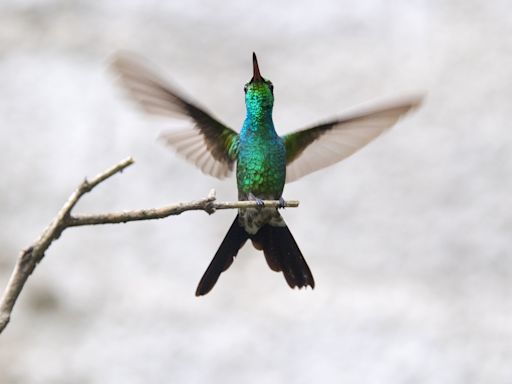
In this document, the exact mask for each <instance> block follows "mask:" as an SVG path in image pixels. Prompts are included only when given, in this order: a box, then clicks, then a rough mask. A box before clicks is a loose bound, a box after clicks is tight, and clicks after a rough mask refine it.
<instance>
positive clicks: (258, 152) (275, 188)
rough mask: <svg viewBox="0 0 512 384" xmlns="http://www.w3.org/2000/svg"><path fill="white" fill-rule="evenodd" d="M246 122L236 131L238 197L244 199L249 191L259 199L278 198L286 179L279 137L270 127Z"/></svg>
mask: <svg viewBox="0 0 512 384" xmlns="http://www.w3.org/2000/svg"><path fill="white" fill-rule="evenodd" d="M252 124H253V125H254V122H252ZM270 124H272V123H270ZM248 125H249V126H248ZM250 125H251V121H246V123H245V125H244V129H242V132H241V133H240V143H239V152H238V161H237V168H236V176H237V184H238V197H239V199H241V200H246V199H247V197H248V195H249V193H252V194H253V195H254V196H255V197H257V198H260V199H279V198H280V197H281V196H282V193H283V188H284V182H285V179H286V152H285V148H284V143H283V140H282V139H281V138H280V137H279V136H278V135H277V133H276V132H275V130H274V127H273V126H270V127H265V128H264V127H254V126H252V127H251V126H250ZM258 128H264V129H258Z"/></svg>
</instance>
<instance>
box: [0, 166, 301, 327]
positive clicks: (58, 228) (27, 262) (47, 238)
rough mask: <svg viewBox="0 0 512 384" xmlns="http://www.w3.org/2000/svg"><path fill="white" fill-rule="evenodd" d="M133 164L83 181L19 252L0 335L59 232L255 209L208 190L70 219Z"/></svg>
mask: <svg viewBox="0 0 512 384" xmlns="http://www.w3.org/2000/svg"><path fill="white" fill-rule="evenodd" d="M133 163H134V161H133V159H131V158H127V159H125V160H123V161H121V162H120V163H118V164H116V165H115V166H113V167H111V168H110V169H108V170H106V171H104V172H102V173H100V174H98V175H97V176H95V177H94V178H93V179H91V180H90V181H88V180H87V179H85V180H84V181H83V182H82V183H81V184H80V185H79V186H78V188H77V189H76V190H75V191H74V192H73V193H72V194H71V196H70V197H69V198H68V200H67V201H66V203H65V204H64V205H63V207H62V208H61V209H60V211H59V212H58V213H57V215H56V216H55V218H54V219H53V220H52V221H51V223H50V225H48V227H47V228H46V229H45V230H44V231H43V233H42V234H41V236H40V237H39V238H38V239H37V240H36V241H35V242H34V244H32V245H31V246H30V247H28V248H26V249H25V250H23V251H22V252H21V254H20V256H19V258H18V261H17V262H16V265H15V267H14V270H13V272H12V274H11V277H10V278H9V281H8V283H7V287H6V288H5V291H4V293H3V295H2V298H1V299H0V333H2V331H3V330H4V329H5V327H6V326H7V324H8V323H9V320H10V318H11V313H12V310H13V308H14V304H15V303H16V300H17V299H18V297H19V295H20V293H21V291H22V289H23V287H24V285H25V283H26V281H27V279H28V277H29V276H30V275H31V273H32V272H33V271H34V269H35V267H36V266H37V264H38V263H39V262H40V261H41V260H42V259H43V257H44V255H45V252H46V250H47V249H48V248H49V247H50V245H51V244H52V242H53V241H54V240H56V239H58V238H59V237H60V235H61V234H62V232H63V231H64V230H65V229H66V228H69V227H78V226H83V225H98V224H116V223H126V222H129V221H140V220H154V219H163V218H165V217H168V216H172V215H179V214H180V213H182V212H185V211H191V210H202V211H205V212H207V213H208V214H212V213H214V212H215V211H216V210H218V209H236V208H258V207H259V205H258V203H257V202H255V201H235V202H217V201H216V198H215V190H213V189H212V190H211V191H210V193H209V194H208V196H207V197H206V198H204V199H201V200H197V201H191V202H187V203H179V204H174V205H169V206H166V207H162V208H151V209H142V210H136V211H126V212H113V213H101V214H77V215H72V214H71V211H72V209H73V208H74V207H75V206H76V204H77V203H78V201H79V200H80V198H81V197H82V196H83V195H85V194H86V193H88V192H90V191H91V190H92V189H93V188H94V187H96V186H97V185H98V184H100V183H102V182H103V181H105V180H107V179H108V178H110V177H112V176H114V175H115V174H117V173H119V172H122V171H123V170H124V169H125V168H127V167H129V166H130V165H132V164H133ZM263 203H264V205H265V206H266V207H275V208H280V207H281V205H280V202H279V201H274V200H268V201H264V202H263ZM298 206H299V202H298V201H296V200H290V201H286V203H285V205H284V207H290V208H294V207H298Z"/></svg>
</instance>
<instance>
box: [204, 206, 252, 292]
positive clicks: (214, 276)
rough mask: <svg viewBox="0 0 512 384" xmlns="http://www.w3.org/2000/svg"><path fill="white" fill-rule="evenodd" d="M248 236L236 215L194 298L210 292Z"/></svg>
mask: <svg viewBox="0 0 512 384" xmlns="http://www.w3.org/2000/svg"><path fill="white" fill-rule="evenodd" d="M248 238H249V235H248V234H247V232H246V231H245V229H243V228H242V227H241V226H240V224H239V223H238V215H237V216H236V217H235V221H233V224H231V227H230V228H229V231H228V233H227V234H226V237H224V240H222V243H221V245H220V247H219V249H218V250H217V253H216V254H215V256H214V257H213V260H212V261H211V263H210V265H209V266H208V269H207V270H206V272H205V273H204V275H203V277H202V278H201V281H200V282H199V285H198V286H197V290H196V296H202V295H206V294H207V293H208V292H210V291H211V289H212V288H213V286H214V285H215V283H216V282H217V280H218V279H219V276H220V274H221V273H222V272H224V271H225V270H226V269H228V268H229V266H230V265H231V264H232V263H233V260H234V258H235V256H236V254H237V253H238V251H239V250H240V248H242V246H243V245H244V244H245V242H246V241H247V239H248Z"/></svg>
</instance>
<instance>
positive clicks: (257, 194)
mask: <svg viewBox="0 0 512 384" xmlns="http://www.w3.org/2000/svg"><path fill="white" fill-rule="evenodd" d="M252 60H253V76H252V79H251V80H250V81H249V82H248V83H247V84H245V87H244V92H245V105H246V109H247V114H246V117H245V121H244V123H243V126H242V129H241V131H240V133H237V132H236V131H234V130H233V129H231V128H229V127H227V126H226V125H224V124H223V123H221V122H220V121H219V120H217V119H216V118H215V117H213V116H212V115H211V114H210V113H208V112H206V111H205V109H203V108H201V107H200V106H198V104H196V103H195V102H193V101H191V100H190V99H188V98H187V97H185V96H183V95H182V94H180V93H179V92H178V91H176V89H175V88H174V87H172V86H171V85H170V84H168V83H167V82H165V81H164V80H163V79H161V78H160V77H159V76H157V75H156V74H154V73H153V72H152V71H151V70H149V69H148V68H147V67H146V66H145V65H144V64H142V63H141V62H140V60H137V59H135V58H134V57H131V56H127V55H118V56H116V58H115V59H114V61H113V63H112V67H113V69H114V70H115V71H116V72H117V73H118V74H119V77H120V80H121V84H122V85H123V86H124V87H125V88H126V89H127V91H128V93H129V94H130V95H131V96H132V97H133V98H134V99H135V100H136V101H137V102H138V103H139V104H140V106H142V108H143V109H144V110H145V111H146V112H148V113H150V114H156V115H168V116H171V117H174V118H187V119H189V120H191V121H192V123H193V127H192V128H191V129H189V130H185V131H179V132H172V133H167V134H165V135H164V136H163V139H164V140H165V142H166V143H167V144H168V145H169V146H171V147H173V148H174V149H175V150H176V151H177V152H178V153H179V154H181V155H182V156H184V157H185V158H186V159H187V160H189V161H190V162H192V163H194V164H195V165H196V166H197V167H199V168H200V169H201V170H202V171H203V172H204V173H206V174H209V175H212V176H214V177H217V178H224V177H227V176H229V175H230V173H231V172H232V171H233V168H234V166H235V164H236V180H237V187H238V198H239V200H254V201H256V202H257V203H258V205H260V207H258V208H251V209H239V211H238V215H237V216H236V218H235V220H234V221H233V224H232V225H231V227H230V228H229V230H228V233H227V234H226V236H225V238H224V240H223V241H222V243H221V245H220V247H219V249H218V250H217V253H216V254H215V256H214V257H213V260H212V261H211V263H210V265H209V266H208V269H207V270H206V272H205V273H204V275H203V277H202V278H201V281H200V282H199V285H198V287H197V290H196V296H201V295H205V294H207V293H208V292H209V291H210V290H211V289H212V288H213V286H214V285H215V283H216V282H217V280H218V278H219V275H220V274H221V273H222V272H223V271H225V270H226V269H228V268H229V266H230V265H231V264H232V263H233V260H234V258H235V256H236V255H237V253H238V251H239V249H240V248H241V247H242V246H243V245H244V244H245V242H246V241H247V240H248V239H250V240H251V241H252V243H253V245H254V247H255V248H256V249H258V250H263V253H264V255H265V258H266V260H267V263H268V265H269V267H270V268H271V269H272V270H274V271H278V272H279V271H281V272H283V274H284V277H285V279H286V282H287V283H288V285H289V286H290V287H291V288H294V287H299V288H302V287H306V286H310V287H311V288H314V286H315V281H314V279H313V275H312V274H311V271H310V269H309V267H308V265H307V263H306V260H304V257H303V256H302V253H301V251H300V249H299V247H298V245H297V243H296V242H295V239H294V238H293V236H292V234H291V232H290V230H289V229H288V226H287V225H286V223H285V221H284V220H283V218H282V216H281V215H280V213H279V212H278V210H277V208H271V207H265V206H264V205H263V200H279V201H280V202H281V204H282V205H284V200H283V188H284V185H285V183H286V182H291V181H294V180H297V179H299V178H301V177H302V176H304V175H307V174H309V173H311V172H315V171H317V170H319V169H321V168H324V167H327V166H329V165H331V164H334V163H336V162H338V161H340V160H342V159H344V158H346V157H347V156H350V155H351V154H353V153H354V152H356V151H357V150H358V149H360V148H362V147H363V146H364V145H366V144H368V143H369V142H370V141H371V140H373V139H374V138H376V137H377V136H379V135H380V134H381V133H382V132H384V131H385V130H387V129H388V128H390V127H391V126H392V125H393V124H395V123H396V122H397V121H398V119H400V117H402V116H403V115H404V114H406V113H407V112H409V111H410V110H411V109H413V108H415V107H416V106H418V105H419V103H420V101H421V98H420V97H411V98H407V99H403V100H402V101H400V102H395V103H392V104H388V105H386V106H381V107H375V108H373V109H369V110H364V111H361V112H359V113H354V114H351V115H347V116H345V117H340V118H336V119H333V120H329V121H327V122H325V123H322V124H319V125H316V126H313V127H311V128H306V129H303V130H300V131H297V132H294V133H290V134H287V135H284V136H279V135H278V134H277V133H276V130H275V128H274V123H273V121H272V108H273V105H274V87H273V85H272V82H271V81H270V80H268V79H265V78H263V77H262V76H261V73H260V69H259V67H258V61H257V58H256V54H254V53H253V56H252Z"/></svg>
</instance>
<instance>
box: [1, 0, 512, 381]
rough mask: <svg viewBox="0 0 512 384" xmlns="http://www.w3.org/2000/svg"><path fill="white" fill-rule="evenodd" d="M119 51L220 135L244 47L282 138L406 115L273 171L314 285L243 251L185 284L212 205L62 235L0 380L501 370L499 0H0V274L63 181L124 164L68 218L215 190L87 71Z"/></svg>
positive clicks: (233, 118) (506, 173) (506, 28)
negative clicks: (269, 87)
mask: <svg viewBox="0 0 512 384" xmlns="http://www.w3.org/2000/svg"><path fill="white" fill-rule="evenodd" d="M118 50H129V51H134V52H137V53H139V54H141V55H143V56H145V57H147V58H148V59H150V60H151V61H152V62H153V63H155V65H156V67H157V68H160V70H161V72H162V74H164V75H165V76H166V77H168V78H169V79H172V81H173V82H174V83H175V84H177V85H178V86H179V87H180V88H182V89H183V90H184V91H185V92H186V93H187V94H188V95H190V96H192V97H194V98H195V99H197V100H198V101H199V102H200V103H201V104H202V105H204V106H205V107H207V108H208V109H209V110H210V111H214V114H215V115H216V116H218V117H219V118H220V119H221V120H223V121H225V122H226V123H228V124H229V125H230V126H232V127H234V128H236V129H238V127H240V125H241V122H242V119H243V115H244V105H243V96H242V95H243V93H242V87H243V84H244V83H245V82H246V81H248V80H249V79H250V77H251V61H250V54H251V52H252V51H253V50H254V51H256V52H257V53H258V56H259V60H260V66H261V70H262V73H263V75H264V76H265V77H268V78H270V79H271V80H272V81H273V82H274V85H275V92H276V108H275V123H276V126H277V128H278V130H279V132H282V133H285V132H288V131H291V130H295V129H299V128H302V127H304V126H306V125H310V124H311V123H314V122H317V121H319V120H323V119H326V118H329V117H333V116H336V115H339V114H341V113H342V112H343V111H344V110H345V109H346V108H349V107H351V106H354V105H358V104H360V103H363V102H366V101H371V100H382V99H386V98H388V97H393V96H400V95H402V94H404V93H409V92H416V91H426V92H427V94H428V96H427V99H426V101H425V103H424V105H423V107H422V108H421V109H420V110H419V111H418V112H417V113H416V114H414V115H411V116H409V117H408V118H407V119H405V120H403V121H402V122H401V123H400V124H399V125H397V126H396V128H395V129H393V130H392V131H391V132H390V133H389V134H387V135H385V136H384V137H382V138H379V139H378V140H377V141H376V142H374V143H372V144H371V145H370V146H368V147H367V148H365V149H364V150H362V151H361V152H360V153H358V154H356V155H354V156H353V157H351V158H349V159H348V160H346V161H344V162H343V163H342V164H337V165H335V166H333V167H331V168H329V169H328V170H325V171H322V172H318V173H315V174H313V175H311V176H309V177H307V178H304V179H302V180H300V181H298V182H295V183H292V184H290V185H288V186H287V187H286V189H285V198H288V199H299V200H300V201H301V206H300V208H298V209H288V210H286V211H285V212H284V215H285V218H286V220H287V222H288V224H289V226H290V228H291V229H292V232H293V233H294V235H295V237H296V239H297V242H298V243H299V245H300V247H301V248H302V251H303V253H304V255H305V257H306V259H307V260H308V262H309V264H310V266H311V269H312V270H313V273H314V276H315V278H316V281H317V288H316V289H315V290H313V291H311V290H306V291H304V290H302V291H297V290H295V291H292V290H290V289H289V288H288V287H287V286H286V284H285V281H284V279H283V277H282V276H281V275H279V274H277V273H274V272H272V271H270V270H269V269H268V267H267V266H266V264H265V261H264V259H263V257H262V255H261V254H259V253H258V252H256V251H255V250H253V249H252V248H251V247H249V246H246V247H245V248H244V249H243V250H242V251H241V252H240V254H239V257H238V258H237V260H235V263H234V264H233V266H232V267H231V269H230V270H229V271H228V272H227V273H225V274H223V276H222V278H221V280H220V281H219V283H218V285H217V286H216V287H215V289H214V291H213V292H212V293H211V294H210V295H208V296H206V297H204V298H199V299H197V298H195V297H194V290H195V287H196V284H197V282H198V280H199V278H200V277H201V275H202V273H203V272H204V270H205V268H206V266H207V265H208V263H209V262H210V259H211V257H212V255H213V254H214V252H215V250H216V248H217V246H218V245H219V243H220V241H221V239H222V237H223V236H224V234H225V232H226V231H227V228H228V226H229V224H230V223H231V221H232V219H233V216H234V214H235V212H232V211H223V212H218V213H216V214H215V215H213V216H211V217H208V216H207V215H206V214H205V213H203V212H192V213H186V214H184V215H182V216H179V217H174V218H170V219H166V220H163V221H158V222H143V223H131V224H126V225H115V226H104V227H94V228H92V227H90V228H80V229H71V230H68V231H66V232H65V233H64V235H63V236H62V238H61V239H59V240H58V241H57V242H56V243H55V244H54V245H53V246H52V247H51V248H50V250H49V251H48V253H47V256H46V258H45V259H44V261H43V262H42V263H41V264H40V266H39V267H38V268H37V270H36V272H35V273H34V275H33V276H32V277H31V278H30V280H29V282H28V284H27V286H26V289H25V291H24V292H23V293H22V295H21V297H20V300H19V302H18V304H17V306H16V308H15V310H14V314H13V318H12V322H11V323H10V325H9V326H8V328H7V329H6V331H5V333H4V334H2V335H1V336H0V382H1V383H8V384H11V383H57V384H58V383H123V384H131V383H164V382H165V383H198V382H202V383H205V382H206V383H217V382H218V383H220V382H222V383H282V382H294V383H312V382H313V383H394V384H398V383H450V384H455V383H461V384H462V383H464V384H467V383H486V384H490V383H504V384H505V383H511V382H512V296H511V277H512V260H511V258H510V257H511V254H510V242H511V240H510V233H511V231H512V215H511V209H512V206H511V203H510V201H511V198H510V191H511V189H512V188H511V187H512V185H511V184H512V182H511V178H510V175H511V173H512V133H511V128H510V121H511V119H512V113H511V108H510V106H511V99H512V91H511V89H512V12H511V9H510V2H508V1H505V0H503V1H420V0H417V1H405V0H404V1H395V2H388V1H377V0H374V1H371V0H370V1H339V0H331V1H329V0H318V1H315V2H314V3H313V2H311V3H308V2H299V1H281V2H273V1H258V2H220V1H219V2H213V1H211V2H200V1H187V2H169V1H142V0H141V1H137V0H131V1H127V2H119V1H114V0H108V1H101V2H100V1H98V2H96V3H94V2H86V1H35V0H23V1H18V0H3V1H2V3H1V4H0V166H1V170H2V183H1V184H0V226H1V229H2V230H1V231H0V285H1V287H2V288H1V289H3V287H4V286H5V284H6V282H7V278H8V276H9V274H10V271H11V269H12V267H13V265H14V263H15V260H16V257H17V255H18V252H19V250H20V249H22V248H23V247H25V246H27V245H29V244H30V243H31V242H32V241H33V240H34V239H35V238H36V237H37V236H38V235H39V234H40V232H41V231H42V230H43V228H44V227H45V226H46V225H47V224H48V223H49V221H50V220H51V218H52V217H53V215H54V214H55V213H56V212H57V210H58V209H59V208H60V206H61V205H62V204H63V203H64V201H65V199H66V198H67V196H68V195H69V194H70V193H71V191H72V190H73V189H74V188H75V187H76V186H77V185H78V183H79V182H80V181H81V180H82V179H83V177H85V176H87V175H88V176H93V175H94V174H95V173H96V172H99V171H102V170H103V169H105V168H107V167H109V166H111V165H112V164H114V163H116V162H117V161H119V160H121V159H123V158H125V157H126V156H128V155H131V156H133V157H134V158H135V159H136V161H137V163H136V165H135V166H133V167H131V168H130V169H129V170H127V171H126V172H124V173H123V174H122V175H118V176H116V177H114V178H113V179H111V180H109V181H107V182H106V183H105V184H103V185H101V186H100V187H99V188H98V189H97V190H95V191H94V192H93V193H92V194H91V195H89V196H87V197H86V198H84V200H83V201H82V202H81V203H80V205H79V206H78V207H77V211H81V212H103V211H111V210H122V209H135V208H144V207H157V206H161V205H165V204H168V203H172V202H178V201H187V200H191V199H196V198H200V197H203V196H205V195H206V194H207V193H208V190H209V189H210V188H212V187H214V188H216V189H217V194H218V197H219V199H221V200H231V199H234V198H235V197H236V188H235V185H234V179H229V180H228V181H224V182H221V181H218V180H215V179H213V178H211V177H208V176H204V175H202V174H201V173H200V172H199V171H197V170H196V169H195V168H193V166H191V165H189V164H187V163H185V162H183V161H182V160H180V159H179V158H177V157H176V156H175V155H174V154H173V153H172V152H169V151H168V150H167V149H166V148H164V147H163V146H162V145H161V144H160V143H158V142H157V141H156V140H155V138H156V137H157V136H158V134H159V132H161V131H162V130H165V129H170V128H172V127H174V126H176V124H175V123H173V122H169V121H168V120H165V119H157V118H151V117H147V116H144V115H143V114H142V113H140V112H139V111H138V110H137V109H136V108H135V106H134V105H133V104H132V103H130V102H128V101H126V100H125V99H124V98H123V96H122V93H121V92H120V91H119V90H118V89H116V87H115V86H113V84H112V81H111V80H112V76H111V75H110V74H109V73H108V71H107V70H106V63H107V62H108V58H109V56H110V55H112V53H114V52H116V51H118Z"/></svg>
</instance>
